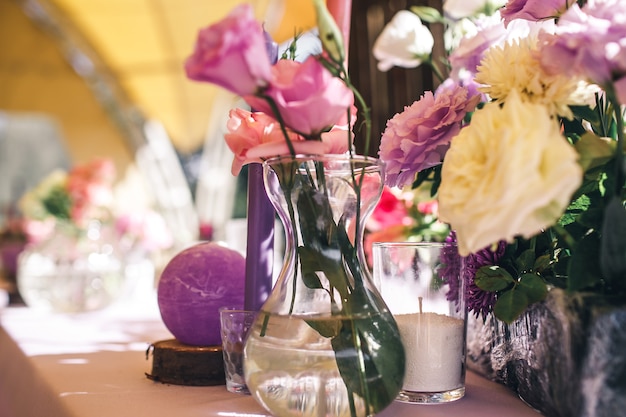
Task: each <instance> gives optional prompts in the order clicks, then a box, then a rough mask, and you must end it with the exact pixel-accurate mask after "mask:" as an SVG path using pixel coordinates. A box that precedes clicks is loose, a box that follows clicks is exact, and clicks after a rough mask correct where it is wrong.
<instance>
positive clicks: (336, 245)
mask: <svg viewBox="0 0 626 417" xmlns="http://www.w3.org/2000/svg"><path fill="white" fill-rule="evenodd" d="M383 175H384V173H383V169H382V166H381V163H380V162H379V161H378V160H376V159H373V158H366V157H361V156H353V157H348V156H323V157H322V156H297V157H292V156H283V157H277V158H274V159H270V160H268V161H266V162H265V163H264V180H265V188H266V191H267V193H268V196H269V199H270V200H271V202H272V204H273V205H274V207H275V208H276V210H277V212H278V215H279V217H280V219H281V221H282V222H283V226H284V229H285V235H286V250H285V258H284V264H283V267H282V270H281V271H280V274H279V276H278V280H277V282H276V285H275V286H274V289H273V291H272V293H271V294H270V296H269V297H268V299H267V301H266V302H265V303H264V305H263V306H262V307H261V311H260V314H259V315H258V316H257V319H256V322H255V324H254V325H253V327H252V329H251V332H250V334H249V336H248V339H247V341H246V344H245V348H244V357H245V360H244V373H245V379H246V384H247V385H248V388H249V390H250V392H251V394H252V395H253V396H254V398H255V399H256V400H257V401H258V402H259V403H260V404H261V405H262V406H263V407H265V408H266V409H267V410H268V411H270V412H271V413H272V414H273V415H278V416H283V417H286V416H320V415H324V416H351V417H357V416H358V417H363V416H372V415H374V414H376V413H378V412H380V411H381V410H382V409H384V408H385V407H386V406H387V405H389V404H390V403H391V402H393V400H394V399H395V398H396V396H397V394H398V393H399V391H400V389H401V388H402V381H403V378H404V367H405V354H404V347H403V345H402V342H401V338H400V333H399V331H398V327H397V324H396V322H395V320H394V318H393V316H392V315H391V313H390V312H389V309H388V308H387V306H386V304H385V302H384V301H383V299H382V297H381V296H380V294H379V293H378V291H377V290H376V288H375V286H374V285H373V284H372V281H371V276H370V272H369V270H368V268H367V264H366V263H365V256H364V252H363V246H362V238H363V230H364V221H365V218H366V217H367V216H368V215H369V214H371V212H372V210H373V209H374V207H375V205H376V203H377V201H378V200H379V198H380V195H381V192H382V184H383Z"/></svg>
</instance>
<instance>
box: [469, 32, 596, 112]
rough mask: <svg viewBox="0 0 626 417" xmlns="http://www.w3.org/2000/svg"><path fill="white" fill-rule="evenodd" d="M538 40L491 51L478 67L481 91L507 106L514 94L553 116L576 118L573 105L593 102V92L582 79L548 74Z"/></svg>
mask: <svg viewBox="0 0 626 417" xmlns="http://www.w3.org/2000/svg"><path fill="white" fill-rule="evenodd" d="M536 43H537V42H536V38H534V37H528V38H524V39H518V40H515V41H511V42H507V43H505V44H504V45H502V46H494V47H492V48H490V49H489V50H488V51H487V52H486V53H485V56H484V57H483V59H482V61H481V65H479V66H478V73H477V74H476V82H478V83H479V84H483V85H484V86H483V87H481V88H480V91H482V92H484V93H486V94H488V95H489V96H490V97H491V98H492V99H494V100H496V101H498V102H500V103H503V102H505V101H506V99H507V97H508V96H509V94H511V92H512V91H517V92H518V93H520V94H521V97H522V99H523V100H525V101H530V102H532V103H541V104H543V105H545V106H547V108H548V111H549V112H550V113H551V114H557V115H559V116H563V117H565V118H567V119H570V120H571V119H572V118H573V114H572V111H571V110H570V108H569V106H570V105H586V104H589V103H590V102H593V93H594V92H595V91H597V89H595V88H590V87H588V85H587V84H586V83H584V82H583V81H581V80H580V79H576V78H573V77H566V76H563V75H562V74H557V75H548V74H546V73H545V72H544V71H543V70H542V68H541V65H540V62H539V59H538V58H537V55H536Z"/></svg>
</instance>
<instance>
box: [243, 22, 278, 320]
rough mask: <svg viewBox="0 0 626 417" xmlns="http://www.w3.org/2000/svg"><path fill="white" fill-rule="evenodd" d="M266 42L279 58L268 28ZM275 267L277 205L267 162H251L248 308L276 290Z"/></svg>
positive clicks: (272, 54) (273, 57) (273, 58)
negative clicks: (268, 188) (268, 189)
mask: <svg viewBox="0 0 626 417" xmlns="http://www.w3.org/2000/svg"><path fill="white" fill-rule="evenodd" d="M265 40H266V42H265V46H266V48H267V54H268V56H269V58H270V61H271V62H272V63H275V62H276V61H277V59H278V44H276V42H274V41H273V40H272V38H271V36H270V35H269V34H268V33H267V32H265ZM273 271H274V207H273V206H272V203H270V201H269V199H268V198H267V194H266V193H265V186H264V185H263V166H262V165H261V164H259V163H253V164H250V165H249V166H248V241H247V246H246V283H245V295H244V308H245V309H246V310H254V311H257V310H259V309H260V308H261V306H262V305H263V303H264V302H265V300H266V299H267V296H268V295H269V294H270V292H271V291H272V282H273Z"/></svg>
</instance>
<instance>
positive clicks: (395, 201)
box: [367, 186, 410, 231]
mask: <svg viewBox="0 0 626 417" xmlns="http://www.w3.org/2000/svg"><path fill="white" fill-rule="evenodd" d="M409 222H410V218H409V211H408V210H407V207H406V201H405V200H402V199H400V198H398V197H396V195H395V194H394V193H393V192H392V191H391V189H390V188H389V187H387V186H385V187H384V188H383V193H382V195H381V197H380V201H379V202H378V204H377V205H376V208H375V209H374V212H373V213H372V216H371V217H370V221H369V222H368V225H367V227H368V229H370V230H372V231H380V230H382V229H386V228H388V227H389V226H393V225H397V224H402V225H406V224H408V223H409Z"/></svg>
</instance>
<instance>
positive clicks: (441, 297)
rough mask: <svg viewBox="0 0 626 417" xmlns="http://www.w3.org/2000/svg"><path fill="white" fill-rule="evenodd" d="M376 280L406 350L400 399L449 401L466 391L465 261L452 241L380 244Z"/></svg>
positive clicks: (375, 263) (375, 256)
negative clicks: (462, 271)
mask: <svg viewBox="0 0 626 417" xmlns="http://www.w3.org/2000/svg"><path fill="white" fill-rule="evenodd" d="M373 266H374V281H375V283H376V284H377V286H378V288H379V290H380V292H381V295H382V297H383V299H384V300H385V303H386V304H387V306H388V307H389V310H390V311H391V313H392V314H393V316H394V318H395V319H396V322H397V324H398V329H399V330H400V336H401V338H402V343H403V344H404V348H405V353H406V371H405V377H404V383H403V386H402V390H401V392H400V394H399V395H398V397H397V398H396V400H398V401H402V402H409V403H427V404H436V403H445V402H450V401H455V400H458V399H460V398H462V397H463V396H464V395H465V352H466V333H467V312H466V309H465V302H464V296H463V291H464V285H463V280H462V279H461V260H460V257H459V256H458V252H457V249H456V246H454V245H450V244H448V243H445V244H444V243H423V242H422V243H417V242H376V243H374V245H373Z"/></svg>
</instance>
